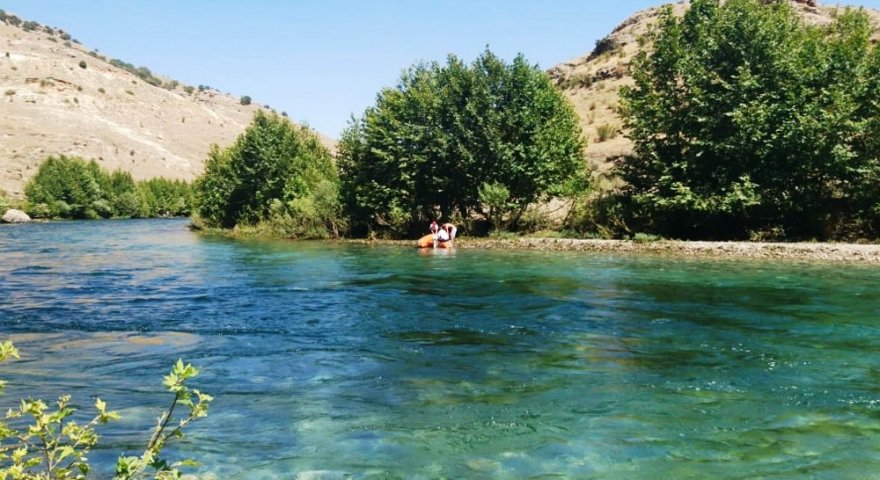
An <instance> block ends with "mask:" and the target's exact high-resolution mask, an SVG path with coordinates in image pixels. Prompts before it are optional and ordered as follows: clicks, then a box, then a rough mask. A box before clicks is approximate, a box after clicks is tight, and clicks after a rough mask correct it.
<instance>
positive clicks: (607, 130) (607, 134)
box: [596, 123, 620, 143]
mask: <svg viewBox="0 0 880 480" xmlns="http://www.w3.org/2000/svg"><path fill="white" fill-rule="evenodd" d="M619 132H620V129H619V128H617V126H616V125H612V124H610V123H603V124H602V125H599V126H598V127H596V136H597V139H596V140H597V141H598V142H599V143H602V142H605V141H608V140H611V139H613V138H615V137H617V134H618V133H619Z"/></svg>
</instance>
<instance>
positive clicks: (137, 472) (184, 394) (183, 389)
mask: <svg viewBox="0 0 880 480" xmlns="http://www.w3.org/2000/svg"><path fill="white" fill-rule="evenodd" d="M198 374H199V370H198V369H197V368H196V367H194V366H192V365H191V364H186V365H184V364H183V360H178V361H177V363H176V364H175V365H174V367H173V368H172V369H171V373H170V374H168V375H167V376H166V377H165V381H164V382H163V385H165V387H166V388H167V389H168V391H169V392H172V393H174V400H173V401H172V402H171V406H170V407H169V408H168V410H166V411H165V412H163V413H162V415H160V416H159V420H158V423H157V424H156V429H155V430H154V431H153V435H152V436H151V437H150V441H149V442H148V443H147V448H146V450H144V453H143V455H141V456H140V457H120V458H119V460H118V461H117V463H116V479H118V480H129V479H135V478H147V477H146V470H147V469H148V467H149V468H152V469H153V470H154V471H155V472H156V475H155V478H178V477H179V476H180V472H178V470H177V469H178V468H180V467H183V466H196V465H197V464H196V463H195V462H194V461H192V460H183V461H180V462H174V463H171V464H169V463H168V461H167V460H165V459H162V458H161V457H160V456H159V454H160V453H161V451H162V447H164V446H165V443H166V442H167V441H168V440H170V439H172V438H182V437H183V428H184V427H186V426H187V425H189V424H190V423H192V422H193V421H195V420H196V419H199V418H202V417H206V416H207V415H208V405H210V403H211V401H212V400H213V397H211V396H210V395H208V394H206V393H202V392H200V391H198V390H194V389H193V390H191V389H190V388H189V387H187V386H186V381H187V380H189V379H190V378H193V377H195V376H196V375H198ZM194 396H195V398H196V400H195V401H193V397H194ZM178 405H179V406H182V407H186V408H187V409H188V410H189V411H188V412H187V413H186V415H184V416H183V418H179V419H178V420H177V421H176V422H172V420H173V419H174V410H175V409H176V408H177V407H178Z"/></svg>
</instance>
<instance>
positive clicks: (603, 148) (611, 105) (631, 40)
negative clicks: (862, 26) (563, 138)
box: [548, 0, 880, 172]
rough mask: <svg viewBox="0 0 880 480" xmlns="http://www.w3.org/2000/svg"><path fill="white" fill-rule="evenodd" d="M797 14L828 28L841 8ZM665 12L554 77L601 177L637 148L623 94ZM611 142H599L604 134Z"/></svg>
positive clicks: (677, 8)
mask: <svg viewBox="0 0 880 480" xmlns="http://www.w3.org/2000/svg"><path fill="white" fill-rule="evenodd" d="M789 1H791V2H792V4H794V8H795V10H796V11H797V12H798V13H799V14H800V15H801V16H802V17H803V18H804V20H805V21H806V22H807V23H809V24H819V25H821V24H827V23H830V22H831V21H832V18H833V15H834V12H835V11H837V10H838V9H839V8H845V7H838V6H837V5H835V6H825V5H818V4H816V2H814V1H813V0H789ZM672 8H673V11H674V12H675V14H677V15H683V14H684V12H685V11H686V10H687V8H688V3H687V2H679V3H676V4H673V5H672ZM661 9H662V7H656V8H651V9H648V10H643V11H641V12H638V13H636V14H635V15H633V16H631V17H630V18H628V19H627V20H625V21H624V22H623V23H621V24H620V25H618V26H617V27H616V28H615V29H614V30H613V31H612V32H611V33H610V34H609V35H608V36H607V37H605V38H603V39H601V40H599V41H598V42H596V48H595V49H594V50H593V51H592V52H590V53H588V54H586V55H584V56H582V57H578V58H576V59H574V60H570V61H568V62H565V63H562V64H560V65H557V66H555V67H553V68H551V69H550V70H549V71H548V73H549V74H550V76H551V77H553V79H554V80H555V81H556V84H557V85H558V86H559V87H560V88H561V89H562V90H563V92H564V93H565V96H566V97H568V98H569V100H571V102H572V104H573V105H574V108H575V110H576V111H577V113H578V115H579V116H580V118H581V127H582V128H583V131H584V135H585V136H586V137H587V138H588V139H589V141H590V145H589V147H588V148H587V157H588V161H589V162H590V163H591V164H592V165H594V166H595V167H597V169H598V171H599V172H605V171H607V169H608V167H609V165H610V164H609V161H608V160H609V159H611V158H614V157H617V156H620V155H624V154H627V153H629V152H630V151H631V149H632V143H631V142H630V141H629V140H627V139H626V138H624V136H623V135H622V134H620V133H619V129H620V126H621V120H620V117H619V116H618V114H617V104H618V101H619V97H618V91H619V90H620V87H622V86H624V85H631V84H632V78H631V76H630V73H629V68H630V64H631V62H632V59H633V58H634V57H635V55H636V53H638V51H639V38H640V37H642V36H643V35H645V34H646V33H648V32H649V31H650V29H652V28H653V27H654V26H655V25H656V24H657V21H658V19H659V15H660V12H661ZM865 10H866V12H867V13H868V15H869V17H870V19H871V22H872V23H873V24H874V25H875V28H876V27H880V12H878V11H877V10H872V9H865ZM600 128H604V129H605V130H606V132H604V133H606V134H607V132H608V131H612V132H613V133H611V134H610V135H609V138H607V139H605V140H604V141H600V139H599V136H600V135H599V129H600Z"/></svg>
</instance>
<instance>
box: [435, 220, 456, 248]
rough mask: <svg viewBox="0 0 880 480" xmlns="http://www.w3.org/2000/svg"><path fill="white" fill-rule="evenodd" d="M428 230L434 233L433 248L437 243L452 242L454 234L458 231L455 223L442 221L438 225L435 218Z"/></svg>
mask: <svg viewBox="0 0 880 480" xmlns="http://www.w3.org/2000/svg"><path fill="white" fill-rule="evenodd" d="M430 230H431V234H432V235H434V248H437V245H440V244H445V243H446V242H452V241H453V240H455V234H456V233H457V232H458V229H457V228H456V227H455V225H453V224H451V223H444V224H443V225H439V226H438V225H437V221H436V220H434V221H432V222H431V226H430Z"/></svg>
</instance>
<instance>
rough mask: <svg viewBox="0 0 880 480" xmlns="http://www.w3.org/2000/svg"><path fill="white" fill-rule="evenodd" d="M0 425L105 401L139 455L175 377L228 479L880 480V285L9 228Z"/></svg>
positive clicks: (107, 225)
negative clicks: (8, 346)
mask: <svg viewBox="0 0 880 480" xmlns="http://www.w3.org/2000/svg"><path fill="white" fill-rule="evenodd" d="M0 259H2V260H0V298H2V299H3V300H2V301H0V334H2V336H3V337H10V338H12V339H13V340H14V341H15V342H16V344H17V345H18V346H19V348H20V350H21V351H22V353H23V354H24V355H23V358H22V360H20V361H17V362H13V363H9V364H4V365H3V366H0V372H2V375H0V377H3V378H6V379H9V380H10V385H9V387H8V388H7V392H6V395H5V396H4V397H2V398H0V406H3V407H4V408H5V407H8V406H12V405H13V404H14V399H16V398H18V397H20V396H27V395H29V394H34V393H36V394H39V395H40V396H43V397H52V396H56V395H58V394H60V393H61V392H70V393H72V394H73V395H74V399H75V401H77V402H80V406H81V407H82V408H83V409H84V410H86V411H87V410H88V408H89V407H88V406H89V405H90V404H91V403H92V401H93V400H92V399H91V397H90V396H91V395H94V394H97V393H99V394H100V395H101V397H102V398H104V399H106V400H107V401H108V403H109V404H110V405H111V407H113V408H114V409H119V410H121V411H122V413H123V415H124V420H123V421H122V422H120V423H118V424H115V425H112V426H109V427H107V428H106V429H104V430H103V431H104V433H105V436H104V445H103V447H102V449H101V450H100V451H98V452H95V454H94V455H92V460H93V461H95V462H96V463H97V464H98V466H99V468H100V469H101V471H103V472H106V471H107V468H108V467H109V466H110V465H111V464H112V463H113V462H114V461H115V458H116V456H118V455H119V454H120V453H121V452H122V451H125V452H127V453H131V452H132V451H136V450H137V449H138V448H139V447H138V446H139V445H140V444H141V443H142V441H143V440H144V436H145V435H144V433H143V432H145V431H146V430H147V429H149V428H150V427H151V426H152V424H153V423H154V421H155V417H156V415H158V413H159V412H160V411H161V409H162V408H163V407H164V406H165V404H166V403H167V401H168V398H167V396H166V395H165V394H163V393H162V391H161V387H160V384H161V376H162V375H163V374H165V373H166V371H167V370H168V368H169V367H170V364H171V363H172V362H173V361H175V360H176V359H177V358H180V357H182V358H185V359H186V360H188V361H192V362H194V363H195V364H197V365H199V366H201V367H202V369H203V373H202V375H201V376H200V377H199V378H198V383H199V386H200V387H202V388H203V389H204V390H205V391H208V392H210V393H212V394H214V395H215V396H216V398H217V400H216V402H215V404H214V405H213V406H212V412H211V415H210V416H209V417H208V418H207V419H205V421H204V422H203V423H201V424H200V425H196V428H195V429H194V430H193V432H192V436H191V437H190V440H188V441H187V442H185V443H183V444H180V445H178V446H176V447H175V448H178V449H180V450H182V451H183V452H180V450H172V451H171V453H172V454H173V455H177V454H183V453H186V454H189V455H192V456H194V457H196V458H198V459H200V460H201V461H203V462H204V464H205V466H204V467H202V468H201V469H200V473H201V474H202V475H208V476H211V475H213V476H214V478H233V479H235V478H239V479H249V478H292V477H294V476H295V475H296V474H300V475H301V477H302V478H603V479H604V478H620V479H630V478H756V477H781V478H795V477H806V478H829V479H831V478H872V476H875V475H876V472H877V471H880V470H878V467H880V460H878V457H877V456H876V455H874V453H873V452H877V451H878V447H880V387H878V385H880V383H878V381H880V360H878V359H877V356H876V352H877V351H878V347H880V325H878V319H880V289H878V288H877V287H876V285H877V284H878V280H880V272H877V271H875V270H871V269H867V268H858V267H831V266H821V265H818V266H816V265H812V266H811V265H798V264H791V263H779V264H773V263H763V264H761V263H748V262H742V261H738V262H727V261H712V262H697V261H675V260H666V259H658V258H638V257H614V256H599V255H584V254H565V253H537V252H499V251H491V252H489V251H471V250H467V251H459V252H455V251H450V252H446V251H442V252H439V253H437V252H435V251H433V250H428V251H420V250H418V249H415V248H399V247H374V246H364V245H346V244H335V243H308V242H304V243H290V242H265V241H252V242H251V241H248V242H232V241H229V240H225V239H219V238H204V237H198V236H196V235H193V234H191V233H190V232H188V231H187V230H186V229H185V223H184V222H182V221H178V220H172V221H161V220H160V221H155V220H154V221H120V222H95V223H86V222H67V223H53V224H42V225H28V226H18V227H12V228H0Z"/></svg>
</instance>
